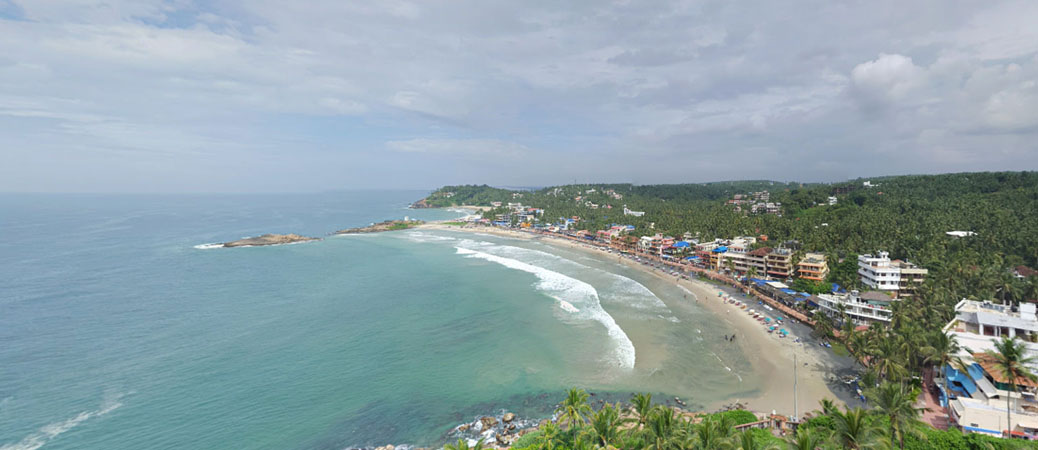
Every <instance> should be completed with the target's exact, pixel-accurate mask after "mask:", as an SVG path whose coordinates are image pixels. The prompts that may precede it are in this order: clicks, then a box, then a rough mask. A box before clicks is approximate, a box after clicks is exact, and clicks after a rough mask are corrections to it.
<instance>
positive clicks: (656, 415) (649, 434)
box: [643, 405, 680, 450]
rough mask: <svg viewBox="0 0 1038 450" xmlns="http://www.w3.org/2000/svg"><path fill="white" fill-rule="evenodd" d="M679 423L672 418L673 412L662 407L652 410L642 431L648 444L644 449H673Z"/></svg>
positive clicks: (658, 406)
mask: <svg viewBox="0 0 1038 450" xmlns="http://www.w3.org/2000/svg"><path fill="white" fill-rule="evenodd" d="M679 422H680V421H679V420H678V419H677V418H676V417H675V416H674V410H672V409H670V408H668V407H666V406H663V405H657V406H656V407H654V408H652V411H650V412H649V414H648V419H646V422H645V428H644V429H643V431H644V432H645V436H646V438H647V443H648V445H647V446H646V447H645V448H647V449H652V450H664V449H667V448H672V447H675V446H676V444H677V442H676V440H677V439H678V438H679V436H678V435H677V433H676V431H677V429H678V426H679V425H680V423H679Z"/></svg>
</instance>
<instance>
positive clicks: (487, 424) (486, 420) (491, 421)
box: [479, 416, 497, 429]
mask: <svg viewBox="0 0 1038 450" xmlns="http://www.w3.org/2000/svg"><path fill="white" fill-rule="evenodd" d="M479 421H480V423H482V424H483V428H484V429H488V428H491V427H493V426H494V425H497V419H495V418H493V417H490V416H484V417H482V418H480V419H479Z"/></svg>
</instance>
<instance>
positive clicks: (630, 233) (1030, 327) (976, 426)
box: [468, 181, 1038, 437]
mask: <svg viewBox="0 0 1038 450" xmlns="http://www.w3.org/2000/svg"><path fill="white" fill-rule="evenodd" d="M876 186H877V185H874V184H872V183H870V182H868V181H866V182H864V183H863V184H862V186H861V187H856V188H853V189H870V188H873V187H876ZM595 192H596V190H595V189H589V190H587V191H586V192H583V194H582V195H577V196H575V197H574V201H575V202H578V203H581V204H583V205H584V206H586V207H588V208H593V209H598V208H606V209H613V208H618V209H620V208H622V211H623V215H624V216H631V217H643V216H645V212H643V211H633V210H630V209H628V207H627V205H625V204H623V203H622V201H623V195H622V194H619V193H617V192H615V191H613V190H606V191H603V192H602V193H604V194H606V195H607V196H608V198H610V199H611V200H615V201H616V203H617V204H616V205H614V204H612V203H607V204H598V203H594V202H591V201H590V200H589V199H588V198H587V196H588V195H591V194H595ZM550 195H555V196H559V195H564V194H563V192H562V191H561V190H560V189H556V190H555V192H552V193H550ZM521 198H522V194H521V193H516V194H513V200H516V201H515V202H509V203H502V202H493V203H492V206H493V207H495V208H504V209H506V210H507V212H504V213H500V214H495V215H494V217H493V218H492V219H491V218H479V217H476V216H471V217H470V218H468V220H469V221H470V222H471V223H473V224H481V225H485V226H494V227H504V228H510V229H517V230H520V231H526V232H530V233H538V234H545V235H552V236H554V237H559V238H565V239H570V240H574V241H578V242H581V243H584V244H587V245H591V246H595V247H598V248H600V249H603V250H607V251H610V252H616V253H621V254H626V255H629V256H632V257H635V258H639V259H645V260H651V261H655V262H657V263H659V264H665V265H666V267H669V268H671V269H673V270H675V271H680V272H681V273H683V274H692V273H698V274H700V275H703V274H707V275H709V276H710V277H711V278H713V277H724V278H723V279H726V280H738V283H741V284H742V285H744V286H746V288H747V291H748V292H752V293H754V294H755V295H758V297H759V298H761V299H765V300H768V301H771V302H774V304H775V306H776V307H782V308H783V310H784V311H787V312H788V313H789V315H790V316H791V317H798V318H801V319H803V320H804V322H806V323H808V324H809V325H813V321H812V320H811V319H810V317H812V315H813V314H814V313H815V312H816V311H820V312H822V313H824V314H825V315H826V316H828V317H830V318H831V319H833V320H834V321H837V322H842V321H850V322H851V323H852V325H853V326H854V327H856V328H857V329H859V330H860V329H864V328H867V327H869V326H887V325H889V324H890V322H891V320H892V308H893V304H894V303H895V302H897V301H899V300H902V299H906V298H910V297H912V296H913V295H914V294H915V293H916V290H917V289H918V288H919V287H920V286H921V285H922V284H923V282H924V281H925V279H926V276H927V273H928V271H927V269H925V268H923V267H919V266H918V265H916V264H913V263H912V262H909V261H903V260H899V259H892V258H891V256H890V254H889V253H888V252H886V251H877V252H875V253H872V254H862V255H857V256H856V263H857V264H856V266H857V277H858V280H859V281H860V285H861V286H862V287H863V290H862V291H859V290H856V289H850V290H848V289H846V288H844V287H842V286H839V285H837V284H833V283H825V282H826V280H827V278H828V275H829V273H830V261H828V257H827V256H826V255H825V254H824V253H823V252H821V251H819V250H820V249H813V250H810V249H803V248H801V244H800V243H799V242H797V241H795V240H787V241H783V242H772V241H771V240H770V239H769V238H768V236H766V235H759V236H737V237H732V238H728V239H711V240H704V239H701V238H700V237H699V236H696V235H694V234H692V233H690V232H686V233H684V235H682V236H680V237H673V236H665V235H663V234H661V233H653V232H651V230H637V229H636V227H635V226H634V225H627V224H622V223H615V224H611V225H609V226H608V228H605V229H602V230H597V231H588V230H577V229H576V225H577V224H579V223H580V221H581V218H580V217H578V216H573V217H558V218H551V219H547V218H545V217H543V216H544V210H543V209H542V208H537V207H532V206H527V205H523V204H522V203H521V202H520V201H519V200H521ZM836 203H837V198H836V197H830V198H829V199H828V204H829V205H835V204H836ZM726 204H727V205H730V206H731V207H733V208H734V209H735V210H736V211H742V212H745V213H747V214H776V215H781V214H782V205H781V204H780V203H772V202H770V198H769V194H768V192H767V191H761V192H752V193H749V194H736V195H734V196H732V198H731V199H729V200H727V201H726ZM650 228H651V225H650ZM974 234H975V233H973V232H971V231H948V232H947V235H948V236H949V237H951V238H965V237H969V236H972V235H974ZM1036 274H1038V272H1035V271H1034V270H1033V269H1030V268H1028V267H1024V266H1020V267H1017V268H1016V269H1015V271H1014V272H1013V275H1014V276H1016V277H1020V278H1024V277H1028V276H1034V275H1036ZM718 279H721V278H718ZM797 280H805V281H808V282H811V283H814V284H815V285H816V286H817V285H823V286H825V289H824V290H825V292H822V293H818V292H814V293H808V292H798V291H797V290H795V289H794V288H793V285H796V284H798V283H797V282H796V281H797ZM955 311H956V318H955V319H954V320H953V321H952V322H951V323H949V324H948V325H947V326H946V327H945V331H946V332H947V333H949V334H953V335H954V336H955V337H956V339H957V341H958V342H959V344H960V346H961V350H960V352H959V354H958V355H956V357H957V358H959V359H960V360H961V361H964V364H963V365H962V366H955V367H953V366H952V365H947V366H945V367H944V368H943V370H942V371H941V373H939V374H937V375H938V377H939V379H940V381H939V382H935V383H934V385H933V386H934V388H935V389H938V390H939V391H940V392H939V393H938V397H939V398H940V402H941V406H950V408H948V410H949V411H950V417H949V421H950V423H951V424H953V425H955V426H956V427H957V428H959V429H960V430H962V431H964V432H974V433H983V434H988V435H992V436H1003V435H1004V430H1005V429H1006V426H1005V425H1006V424H1005V413H1006V409H1005V407H1006V399H1007V397H1008V398H1009V400H1010V405H1011V406H1010V407H1011V409H1012V417H1013V418H1014V422H1017V423H1016V424H1014V425H1015V426H1014V427H1013V428H1012V430H1013V433H1020V434H1021V436H1026V437H1038V382H1032V381H1029V380H1020V379H1018V380H1016V384H1017V385H1018V386H1019V387H1020V389H1021V391H1020V392H1019V393H1017V392H1016V391H1013V390H1012V389H1011V386H1010V383H1009V380H1007V379H1006V377H1005V376H1004V375H1003V374H1002V373H1001V372H1000V371H998V370H997V369H996V368H995V364H994V362H993V359H992V358H993V356H992V355H993V354H994V343H993V342H992V339H993V338H997V337H1001V336H1016V337H1022V338H1023V340H1024V342H1025V344H1026V346H1027V351H1028V353H1029V354H1032V355H1038V315H1036V306H1035V304H1033V303H1022V304H1021V305H1020V306H1018V307H1014V306H1011V305H1003V304H1000V303H999V302H997V301H994V300H988V301H977V300H967V299H963V300H962V301H961V302H959V303H958V304H957V305H956V307H955ZM1033 365H1034V366H1035V367H1031V369H1032V370H1033V371H1038V363H1033ZM945 380H946V381H947V383H944V381H945ZM945 385H946V386H947V390H945V388H944V386H945Z"/></svg>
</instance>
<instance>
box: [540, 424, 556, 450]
mask: <svg viewBox="0 0 1038 450" xmlns="http://www.w3.org/2000/svg"><path fill="white" fill-rule="evenodd" d="M540 432H541V435H540V436H537V448H539V449H543V450H552V449H553V448H555V443H556V442H555V439H556V438H558V437H559V434H560V433H562V430H560V429H559V426H558V425H556V424H554V423H551V422H548V423H546V424H544V426H543V427H541V429H540Z"/></svg>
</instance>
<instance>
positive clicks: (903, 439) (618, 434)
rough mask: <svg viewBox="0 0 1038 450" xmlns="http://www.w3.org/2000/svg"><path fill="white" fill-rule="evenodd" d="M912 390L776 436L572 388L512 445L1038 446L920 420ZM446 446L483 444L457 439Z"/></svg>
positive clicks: (878, 393)
mask: <svg viewBox="0 0 1038 450" xmlns="http://www.w3.org/2000/svg"><path fill="white" fill-rule="evenodd" d="M916 394H917V391H915V390H914V389H912V388H906V387H904V386H903V385H899V384H896V383H884V384H881V385H880V386H878V387H876V388H874V389H871V390H869V392H868V396H869V398H870V399H871V400H872V403H873V405H875V406H874V407H873V408H872V409H870V410H864V409H861V408H854V409H843V410H840V409H839V408H836V407H835V406H833V404H832V403H831V402H828V401H823V402H822V404H821V405H820V407H821V408H820V410H819V411H816V412H815V414H813V416H814V417H812V418H811V419H809V420H807V421H805V422H804V423H803V424H801V425H800V426H799V427H798V429H797V431H796V432H795V433H790V434H788V435H787V436H783V437H779V436H776V435H774V434H772V432H771V430H769V429H756V428H750V429H746V430H742V431H736V426H737V425H741V424H746V423H752V422H755V421H756V420H757V419H756V417H755V416H754V414H752V413H749V412H747V411H728V412H724V413H716V414H710V415H706V416H699V417H695V418H692V417H687V416H685V415H682V414H680V413H678V412H677V411H675V410H673V409H671V408H669V407H666V406H663V405H653V404H652V397H651V396H650V395H646V394H639V395H635V396H634V397H633V398H632V399H631V403H630V404H629V405H622V404H619V403H618V404H616V405H609V404H607V405H605V406H603V407H602V408H600V409H599V410H597V411H594V410H592V408H591V407H590V406H589V405H588V403H587V399H588V395H587V393H585V392H584V391H582V390H578V389H572V390H570V391H569V392H568V393H567V396H566V399H565V400H564V401H563V402H562V403H561V404H559V407H558V409H557V410H556V417H557V418H558V419H557V420H556V421H555V422H552V423H549V424H547V425H545V426H542V427H541V428H540V429H538V430H536V431H534V432H532V433H528V434H526V435H524V436H522V437H521V438H520V439H519V440H518V441H516V442H515V444H514V445H513V446H512V448H513V449H531V450H533V449H555V450H565V449H573V450H577V449H653V450H657V449H659V450H663V449H741V450H758V449H760V450H763V449H797V450H799V449H805V450H806V449H841V448H850V449H866V448H904V449H913V450H915V449H931V448H939V449H956V450H958V449H961V450H974V449H975V450H982V449H984V450H987V449H997V450H1010V449H1033V448H1038V443H1031V442H1028V441H1020V440H1007V439H998V438H993V437H989V436H984V435H979V434H965V435H964V434H962V433H960V432H959V431H958V430H949V431H940V430H936V429H933V428H929V427H928V426H926V425H924V424H922V423H921V422H920V421H919V414H920V410H918V409H917V408H915V407H914V406H913V405H912V401H913V399H914V398H915V395H916ZM446 448H447V449H448V450H461V449H472V448H482V443H479V444H477V445H476V446H473V447H470V446H469V445H467V444H466V443H465V442H458V443H457V444H451V445H448V446H447V447H446Z"/></svg>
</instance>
